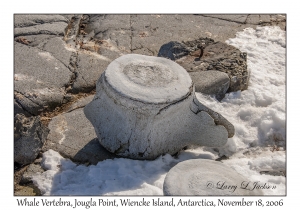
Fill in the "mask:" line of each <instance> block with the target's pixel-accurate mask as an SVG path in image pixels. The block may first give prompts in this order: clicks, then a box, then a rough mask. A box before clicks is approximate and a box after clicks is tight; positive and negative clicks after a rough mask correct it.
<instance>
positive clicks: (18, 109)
mask: <svg viewBox="0 0 300 210" xmlns="http://www.w3.org/2000/svg"><path fill="white" fill-rule="evenodd" d="M16 114H23V115H25V116H26V117H30V114H29V113H28V112H26V111H25V110H24V109H23V108H22V106H21V105H20V104H19V103H18V102H17V101H16V100H15V99H14V116H15V115H16Z"/></svg>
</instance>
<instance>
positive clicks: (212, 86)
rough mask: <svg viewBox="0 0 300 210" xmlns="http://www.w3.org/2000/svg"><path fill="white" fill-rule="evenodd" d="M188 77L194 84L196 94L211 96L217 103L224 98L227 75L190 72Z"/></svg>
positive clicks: (226, 87)
mask: <svg viewBox="0 0 300 210" xmlns="http://www.w3.org/2000/svg"><path fill="white" fill-rule="evenodd" d="M190 76H191V78H192V80H193V81H194V83H195V91H196V92H201V93H204V94H208V95H213V96H215V97H216V99H218V100H219V101H221V100H222V99H223V98H224V96H225V93H226V92H227V90H228V88H229V84H230V79H229V77H228V75H227V74H225V73H223V72H220V71H215V70H211V71H199V72H190Z"/></svg>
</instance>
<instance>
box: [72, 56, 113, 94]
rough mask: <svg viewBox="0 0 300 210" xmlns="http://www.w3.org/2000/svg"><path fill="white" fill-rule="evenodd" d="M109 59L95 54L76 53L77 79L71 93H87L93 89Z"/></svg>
mask: <svg viewBox="0 0 300 210" xmlns="http://www.w3.org/2000/svg"><path fill="white" fill-rule="evenodd" d="M110 61H111V60H110V59H109V58H106V57H102V56H100V55H97V54H96V53H93V54H92V53H88V52H84V53H81V52H79V53H78V57H77V61H76V64H77V68H76V72H77V78H76V80H75V81H74V84H73V92H75V93H76V92H79V91H83V92H89V91H91V90H92V89H94V88H95V86H96V82H97V79H98V78H99V77H100V75H101V74H102V72H103V71H104V70H105V68H106V67H107V66H108V64H109V63H110Z"/></svg>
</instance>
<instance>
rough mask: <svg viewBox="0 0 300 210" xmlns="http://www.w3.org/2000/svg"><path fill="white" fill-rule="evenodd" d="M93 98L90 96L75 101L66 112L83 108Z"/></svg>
mask: <svg viewBox="0 0 300 210" xmlns="http://www.w3.org/2000/svg"><path fill="white" fill-rule="evenodd" d="M93 98H94V95H90V96H87V97H84V98H81V99H79V100H78V101H76V102H75V103H74V104H72V105H71V106H70V107H69V108H68V110H67V112H71V111H73V110H75V109H79V108H83V107H85V106H86V105H87V104H88V103H90V102H91V101H92V100H93Z"/></svg>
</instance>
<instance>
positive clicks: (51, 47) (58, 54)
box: [38, 37, 75, 67]
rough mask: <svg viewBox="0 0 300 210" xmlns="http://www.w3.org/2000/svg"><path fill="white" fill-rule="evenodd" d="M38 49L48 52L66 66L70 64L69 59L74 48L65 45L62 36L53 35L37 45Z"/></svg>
mask: <svg viewBox="0 0 300 210" xmlns="http://www.w3.org/2000/svg"><path fill="white" fill-rule="evenodd" d="M38 47H39V48H40V49H42V50H44V51H46V52H48V53H50V54H51V55H52V56H53V57H55V58H56V59H57V60H59V61H60V62H61V63H62V64H64V65H65V66H66V67H68V66H69V64H70V59H71V56H72V54H73V53H74V51H75V50H74V49H72V48H69V47H67V45H66V43H65V41H64V40H63V38H62V37H54V38H49V39H47V40H45V41H44V42H42V43H40V44H39V46H38Z"/></svg>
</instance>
